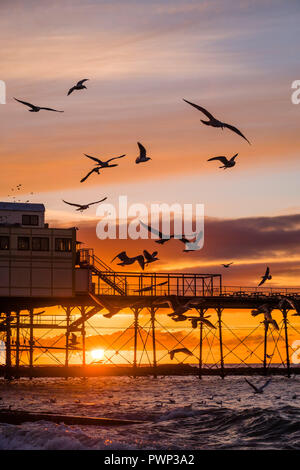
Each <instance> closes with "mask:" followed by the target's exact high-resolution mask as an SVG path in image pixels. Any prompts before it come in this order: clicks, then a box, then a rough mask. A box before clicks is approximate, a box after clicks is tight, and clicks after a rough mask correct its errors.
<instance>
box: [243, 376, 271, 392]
mask: <svg viewBox="0 0 300 470" xmlns="http://www.w3.org/2000/svg"><path fill="white" fill-rule="evenodd" d="M244 379H245V381H246V382H247V384H248V385H250V387H252V388H253V390H254V393H264V389H265V388H266V386H267V385H269V383H270V382H271V379H269V380H267V381H266V382H265V383H264V385H262V386H261V387H257V386H256V385H254V384H253V383H251V382H250V380H247V379H246V377H244Z"/></svg>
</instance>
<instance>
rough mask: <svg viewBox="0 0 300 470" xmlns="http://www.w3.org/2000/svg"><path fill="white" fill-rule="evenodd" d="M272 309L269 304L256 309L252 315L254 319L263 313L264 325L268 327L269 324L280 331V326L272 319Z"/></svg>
mask: <svg viewBox="0 0 300 470" xmlns="http://www.w3.org/2000/svg"><path fill="white" fill-rule="evenodd" d="M272 310H273V309H272V307H270V305H268V304H263V305H261V306H260V307H258V308H257V309H254V310H251V315H252V317H256V316H257V315H260V314H261V313H263V314H264V323H265V325H266V326H268V325H269V324H271V325H273V326H274V328H275V329H276V330H277V331H279V326H278V324H277V321H276V320H274V318H273V317H272V313H271V312H272Z"/></svg>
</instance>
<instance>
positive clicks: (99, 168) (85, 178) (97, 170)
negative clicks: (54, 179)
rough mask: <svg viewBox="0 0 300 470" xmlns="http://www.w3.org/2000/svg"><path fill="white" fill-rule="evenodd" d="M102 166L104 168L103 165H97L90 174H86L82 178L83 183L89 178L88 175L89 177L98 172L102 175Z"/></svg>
mask: <svg viewBox="0 0 300 470" xmlns="http://www.w3.org/2000/svg"><path fill="white" fill-rule="evenodd" d="M101 168H102V167H101V166H98V167H96V168H93V169H92V170H91V171H89V172H88V174H87V175H86V176H84V178H82V179H81V180H80V183H83V182H84V181H85V180H87V179H88V177H89V176H90V175H91V174H93V173H97V175H100V170H101Z"/></svg>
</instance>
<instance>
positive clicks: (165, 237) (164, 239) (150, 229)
mask: <svg viewBox="0 0 300 470" xmlns="http://www.w3.org/2000/svg"><path fill="white" fill-rule="evenodd" d="M139 222H140V224H141V225H142V226H143V227H144V228H146V229H147V230H148V232H151V233H153V234H154V235H156V236H157V237H159V239H158V240H155V243H159V244H160V245H163V244H164V243H166V242H167V241H169V240H171V238H174V235H166V234H163V233H162V232H160V231H159V230H156V229H155V228H153V227H151V225H146V224H144V222H142V221H141V220H140V221H139Z"/></svg>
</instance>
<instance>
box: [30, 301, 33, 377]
mask: <svg viewBox="0 0 300 470" xmlns="http://www.w3.org/2000/svg"><path fill="white" fill-rule="evenodd" d="M33 345H34V341H33V308H31V309H30V310H29V378H30V380H32V376H33Z"/></svg>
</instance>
